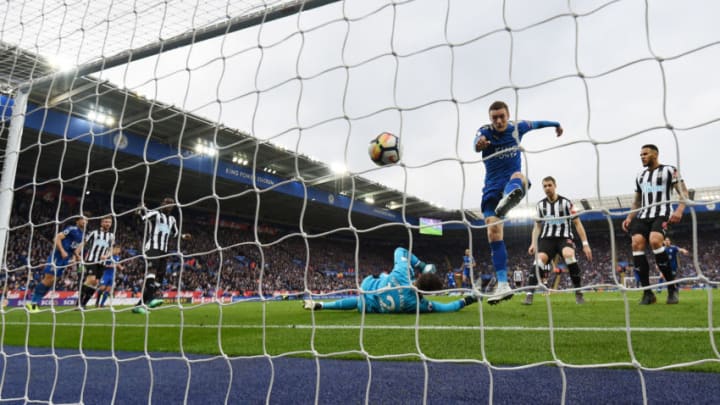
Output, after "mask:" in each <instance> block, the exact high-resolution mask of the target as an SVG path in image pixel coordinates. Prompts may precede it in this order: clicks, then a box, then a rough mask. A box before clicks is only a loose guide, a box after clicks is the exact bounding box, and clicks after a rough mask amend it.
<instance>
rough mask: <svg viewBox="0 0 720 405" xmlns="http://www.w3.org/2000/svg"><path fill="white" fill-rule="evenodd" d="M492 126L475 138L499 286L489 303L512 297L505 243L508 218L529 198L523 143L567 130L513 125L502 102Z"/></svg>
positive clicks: (496, 106) (557, 125) (492, 114)
mask: <svg viewBox="0 0 720 405" xmlns="http://www.w3.org/2000/svg"><path fill="white" fill-rule="evenodd" d="M488 111H489V114H490V121H491V124H490V125H485V126H483V127H481V128H480V129H479V130H478V131H477V134H476V135H475V142H474V143H475V151H476V152H480V153H482V157H483V163H485V186H484V187H483V197H482V203H481V206H480V208H481V210H482V213H483V216H484V217H485V223H486V224H487V226H488V228H487V235H488V241H489V242H490V251H491V253H492V261H493V265H494V267H495V277H496V279H497V287H496V288H495V292H494V293H493V296H491V297H490V298H488V304H491V305H492V304H497V303H499V302H500V301H503V300H506V299H510V298H512V294H513V293H512V289H511V288H510V285H509V284H508V281H507V249H506V248H505V242H504V240H503V223H502V222H500V221H501V220H502V219H503V218H504V217H505V215H506V214H507V213H508V212H509V211H510V210H511V209H512V208H513V207H515V206H516V205H518V203H520V201H522V199H523V197H524V196H525V191H526V190H527V188H528V181H527V179H526V178H525V176H524V175H523V174H522V172H521V170H522V157H521V155H520V150H519V147H520V142H521V141H522V139H523V136H525V134H526V133H528V132H529V131H532V130H534V129H540V128H547V127H554V128H555V133H556V134H557V136H560V135H562V133H563V128H562V126H560V123H558V122H555V121H520V122H517V123H513V122H510V121H509V119H510V109H509V108H508V106H507V104H505V103H504V102H502V101H496V102H494V103H492V104H491V105H490V108H489V109H488Z"/></svg>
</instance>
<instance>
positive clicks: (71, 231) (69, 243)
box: [55, 225, 83, 258]
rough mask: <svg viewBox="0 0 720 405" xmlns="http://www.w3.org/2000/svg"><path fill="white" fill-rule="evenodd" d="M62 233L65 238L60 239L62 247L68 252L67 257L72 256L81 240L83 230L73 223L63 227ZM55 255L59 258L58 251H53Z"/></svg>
mask: <svg viewBox="0 0 720 405" xmlns="http://www.w3.org/2000/svg"><path fill="white" fill-rule="evenodd" d="M62 233H63V234H64V235H65V239H63V240H62V247H63V249H65V251H66V252H67V253H68V256H69V257H72V255H73V253H74V252H75V249H77V247H78V246H80V244H81V243H82V241H83V231H82V230H81V229H80V228H78V227H77V226H75V225H71V226H68V227H66V228H65V229H63V231H62ZM55 256H56V257H57V258H60V257H61V256H60V252H58V251H55Z"/></svg>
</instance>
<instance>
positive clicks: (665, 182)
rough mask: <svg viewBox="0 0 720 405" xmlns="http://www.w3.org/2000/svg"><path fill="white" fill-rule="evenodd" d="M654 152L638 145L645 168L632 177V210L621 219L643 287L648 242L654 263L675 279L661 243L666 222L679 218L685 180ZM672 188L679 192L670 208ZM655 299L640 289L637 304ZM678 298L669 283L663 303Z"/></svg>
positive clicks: (647, 279) (647, 269) (646, 282)
mask: <svg viewBox="0 0 720 405" xmlns="http://www.w3.org/2000/svg"><path fill="white" fill-rule="evenodd" d="M658 154H659V151H658V148H657V146H655V145H651V144H648V145H643V147H642V148H640V160H641V161H642V165H643V166H644V167H645V169H644V170H643V171H642V172H640V174H638V175H637V177H636V178H635V199H634V200H633V203H632V211H631V212H630V214H629V215H628V216H627V218H625V220H624V221H623V223H622V228H623V230H624V231H626V232H630V234H631V235H632V252H633V261H634V264H635V268H636V269H637V271H638V273H639V275H640V285H641V286H643V287H647V286H649V285H650V264H649V263H648V260H647V257H646V256H645V248H646V246H647V244H648V242H650V247H651V248H652V251H653V254H654V255H655V263H657V266H658V268H659V269H660V272H661V273H662V274H663V276H664V277H665V281H667V282H671V281H673V280H675V274H674V273H673V272H672V269H671V268H670V260H669V258H668V254H667V252H666V251H665V246H664V245H663V243H664V241H665V231H666V230H667V226H668V223H670V224H676V223H678V222H680V220H681V219H682V215H683V211H684V210H685V200H687V195H688V194H687V187H686V186H685V182H684V181H683V180H682V179H681V178H680V173H679V172H678V170H677V168H675V167H674V166H670V165H663V164H660V162H659V161H658ZM673 189H674V190H675V191H677V193H678V195H679V196H680V203H679V204H678V205H677V208H675V209H674V210H673V208H672V205H671V195H672V191H673ZM638 209H639V211H638ZM656 301H657V298H655V294H653V292H652V291H650V290H649V289H647V290H645V291H644V292H643V297H642V300H641V301H640V305H649V304H654V303H655V302H656ZM678 302H680V300H679V297H678V291H677V285H676V284H672V285H669V286H668V297H667V301H666V303H668V304H677V303H678Z"/></svg>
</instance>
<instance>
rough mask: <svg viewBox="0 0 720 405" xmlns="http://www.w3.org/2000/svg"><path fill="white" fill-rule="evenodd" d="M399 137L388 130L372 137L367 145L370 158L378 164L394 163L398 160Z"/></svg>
mask: <svg viewBox="0 0 720 405" xmlns="http://www.w3.org/2000/svg"><path fill="white" fill-rule="evenodd" d="M400 151H401V150H400V138H398V137H397V136H396V135H393V134H391V133H389V132H383V133H382V134H380V135H378V136H376V137H375V138H373V140H372V141H370V145H369V146H368V154H369V155H370V160H372V161H373V162H375V164H376V165H378V166H385V165H391V164H395V163H397V162H399V161H400Z"/></svg>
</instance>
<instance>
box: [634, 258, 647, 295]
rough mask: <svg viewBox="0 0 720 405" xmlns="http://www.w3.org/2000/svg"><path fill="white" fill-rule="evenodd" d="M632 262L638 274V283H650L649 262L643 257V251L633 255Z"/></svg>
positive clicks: (643, 284)
mask: <svg viewBox="0 0 720 405" xmlns="http://www.w3.org/2000/svg"><path fill="white" fill-rule="evenodd" d="M633 263H634V264H635V268H636V269H637V271H638V274H639V275H640V285H641V286H643V287H646V286H649V285H650V264H649V263H648V261H647V257H645V253H643V254H641V255H637V256H633Z"/></svg>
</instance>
